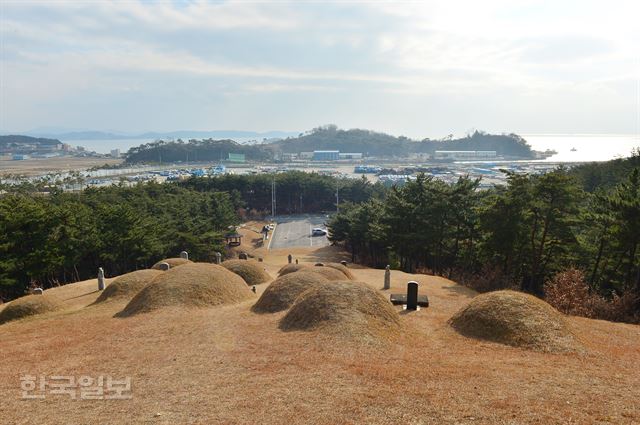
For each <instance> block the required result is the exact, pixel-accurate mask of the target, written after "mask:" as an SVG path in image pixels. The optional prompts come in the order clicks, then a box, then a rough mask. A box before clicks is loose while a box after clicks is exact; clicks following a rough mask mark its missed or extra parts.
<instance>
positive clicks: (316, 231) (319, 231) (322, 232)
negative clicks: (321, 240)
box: [311, 227, 327, 236]
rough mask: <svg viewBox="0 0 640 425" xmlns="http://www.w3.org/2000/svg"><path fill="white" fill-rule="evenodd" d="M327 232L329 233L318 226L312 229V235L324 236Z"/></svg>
mask: <svg viewBox="0 0 640 425" xmlns="http://www.w3.org/2000/svg"><path fill="white" fill-rule="evenodd" d="M326 234H327V231H326V230H325V229H322V228H320V227H316V228H315V229H313V230H311V236H324V235H326Z"/></svg>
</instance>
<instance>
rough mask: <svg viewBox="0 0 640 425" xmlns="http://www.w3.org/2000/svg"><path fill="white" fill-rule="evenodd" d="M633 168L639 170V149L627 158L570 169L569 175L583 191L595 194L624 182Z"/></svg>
mask: <svg viewBox="0 0 640 425" xmlns="http://www.w3.org/2000/svg"><path fill="white" fill-rule="evenodd" d="M634 168H640V149H639V150H636V151H634V152H633V153H632V155H631V156H630V157H629V158H618V159H614V160H612V161H605V162H592V163H590V164H581V165H578V166H576V167H573V168H571V170H569V173H570V174H571V175H573V176H575V178H576V179H577V180H578V182H579V183H580V185H581V186H582V187H583V189H584V190H586V191H587V192H595V191H596V190H597V189H605V190H606V189H611V188H612V187H614V186H615V185H617V184H619V183H621V182H623V181H625V180H626V179H627V178H628V177H629V174H630V173H631V172H632V171H633V169H634Z"/></svg>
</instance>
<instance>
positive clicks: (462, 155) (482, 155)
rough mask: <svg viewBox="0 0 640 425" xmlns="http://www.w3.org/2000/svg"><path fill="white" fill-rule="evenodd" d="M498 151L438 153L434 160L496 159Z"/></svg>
mask: <svg viewBox="0 0 640 425" xmlns="http://www.w3.org/2000/svg"><path fill="white" fill-rule="evenodd" d="M496 156H497V155H496V151H436V152H435V154H434V155H433V159H452V160H474V159H491V158H495V157H496Z"/></svg>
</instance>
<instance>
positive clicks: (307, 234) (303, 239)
mask: <svg viewBox="0 0 640 425" xmlns="http://www.w3.org/2000/svg"><path fill="white" fill-rule="evenodd" d="M325 221H327V216H326V215H290V216H281V217H278V218H277V220H276V223H278V225H277V226H276V231H275V233H274V234H273V236H272V237H273V240H272V241H271V246H270V249H279V248H296V247H307V246H327V245H329V240H328V239H327V237H326V236H311V229H313V228H314V227H322V228H324V227H325V226H324V224H323V223H324V222H325Z"/></svg>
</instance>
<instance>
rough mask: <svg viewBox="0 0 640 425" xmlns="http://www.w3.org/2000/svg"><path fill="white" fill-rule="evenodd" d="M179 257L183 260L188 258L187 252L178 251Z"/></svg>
mask: <svg viewBox="0 0 640 425" xmlns="http://www.w3.org/2000/svg"><path fill="white" fill-rule="evenodd" d="M180 258H184V259H185V260H188V259H189V253H188V252H187V251H182V252H181V253H180Z"/></svg>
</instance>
